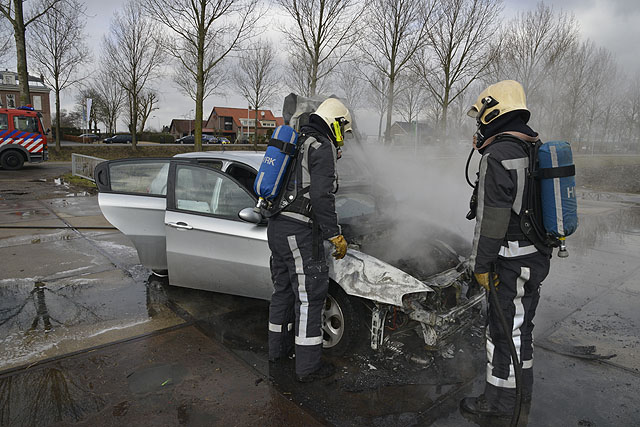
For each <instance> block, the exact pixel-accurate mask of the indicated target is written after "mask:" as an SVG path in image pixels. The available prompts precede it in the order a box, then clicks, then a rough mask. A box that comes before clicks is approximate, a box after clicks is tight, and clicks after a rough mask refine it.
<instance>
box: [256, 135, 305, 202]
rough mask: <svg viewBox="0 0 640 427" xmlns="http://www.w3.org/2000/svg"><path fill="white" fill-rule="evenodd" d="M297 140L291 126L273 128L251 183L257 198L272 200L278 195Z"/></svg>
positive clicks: (294, 151)
mask: <svg viewBox="0 0 640 427" xmlns="http://www.w3.org/2000/svg"><path fill="white" fill-rule="evenodd" d="M297 142H298V134H297V133H296V131H295V130H294V129H293V128H292V127H291V126H287V125H282V126H278V127H277V128H275V130H274V131H273V135H272V136H271V140H270V141H269V145H268V146H267V150H266V152H265V153H264V157H263V158H262V164H261V165H260V170H259V171H258V175H257V176H256V180H255V182H254V183H253V191H254V192H255V193H256V194H257V195H258V197H259V198H261V199H265V200H266V201H268V202H272V201H273V200H274V199H275V198H276V197H277V196H278V194H279V193H280V188H281V187H282V182H283V181H284V179H285V178H286V176H287V173H286V172H287V167H288V166H289V164H290V163H291V161H292V158H293V156H294V155H295V153H296V144H297Z"/></svg>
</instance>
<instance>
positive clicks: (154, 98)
mask: <svg viewBox="0 0 640 427" xmlns="http://www.w3.org/2000/svg"><path fill="white" fill-rule="evenodd" d="M158 101H159V99H158V93H157V92H156V91H155V90H153V89H145V90H143V91H142V93H141V94H140V96H139V97H138V122H139V123H140V126H139V130H140V132H144V127H145V125H146V124H147V120H148V119H149V116H151V113H152V112H154V111H156V110H158V109H159V108H160V107H158Z"/></svg>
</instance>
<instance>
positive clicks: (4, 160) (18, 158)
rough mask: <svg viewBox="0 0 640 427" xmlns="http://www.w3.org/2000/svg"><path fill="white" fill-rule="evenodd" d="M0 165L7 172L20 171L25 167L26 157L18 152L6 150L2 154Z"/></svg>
mask: <svg viewBox="0 0 640 427" xmlns="http://www.w3.org/2000/svg"><path fill="white" fill-rule="evenodd" d="M0 165H2V169H5V170H10V171H15V170H18V169H20V168H22V165H24V156H23V155H22V153H21V152H19V151H17V150H6V151H5V152H3V153H2V154H0Z"/></svg>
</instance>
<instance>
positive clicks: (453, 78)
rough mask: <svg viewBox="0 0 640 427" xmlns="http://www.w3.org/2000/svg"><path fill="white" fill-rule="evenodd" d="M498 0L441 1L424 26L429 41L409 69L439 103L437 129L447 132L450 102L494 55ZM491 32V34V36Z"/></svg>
mask: <svg viewBox="0 0 640 427" xmlns="http://www.w3.org/2000/svg"><path fill="white" fill-rule="evenodd" d="M500 11H501V0H442V1H440V2H438V7H437V19H436V20H435V22H434V23H433V24H432V25H429V26H428V28H427V39H428V44H427V45H426V46H425V48H424V49H421V51H420V54H419V55H417V56H416V57H415V58H414V61H413V63H412V68H413V69H414V71H415V73H416V74H417V75H418V76H420V80H421V81H422V83H423V84H424V86H425V87H426V88H427V89H428V91H429V93H430V94H431V96H432V97H434V98H435V100H436V101H437V103H438V104H439V105H440V109H441V113H442V115H441V118H440V129H441V132H442V133H443V135H446V133H447V111H448V109H449V104H451V102H453V101H454V100H455V99H456V98H457V97H458V96H460V94H462V93H463V92H464V91H465V90H466V89H467V87H469V85H470V84H471V83H473V82H474V81H475V80H476V79H477V78H478V77H479V76H480V75H482V74H483V73H484V72H485V71H486V70H487V67H488V66H489V64H491V62H492V61H494V60H495V58H496V53H497V49H496V48H495V46H494V47H491V45H490V42H495V37H496V36H495V35H496V34H498V32H497V29H498V23H499V22H500V20H499V14H500ZM491 35H494V37H491Z"/></svg>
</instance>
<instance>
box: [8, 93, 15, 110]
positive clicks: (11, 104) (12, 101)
mask: <svg viewBox="0 0 640 427" xmlns="http://www.w3.org/2000/svg"><path fill="white" fill-rule="evenodd" d="M7 108H16V95H15V94H13V93H8V94H7Z"/></svg>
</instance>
